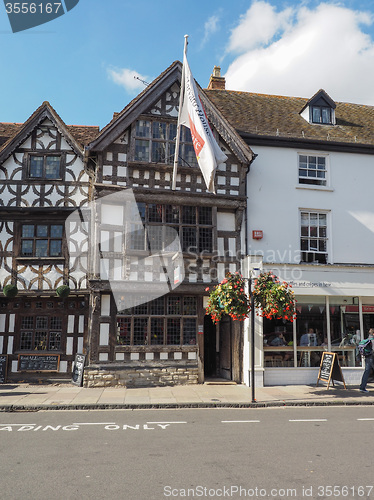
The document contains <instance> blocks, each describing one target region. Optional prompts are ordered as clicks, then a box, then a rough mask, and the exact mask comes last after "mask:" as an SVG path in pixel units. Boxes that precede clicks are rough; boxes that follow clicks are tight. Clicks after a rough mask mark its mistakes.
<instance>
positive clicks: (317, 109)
mask: <svg viewBox="0 0 374 500" xmlns="http://www.w3.org/2000/svg"><path fill="white" fill-rule="evenodd" d="M335 108H336V104H335V102H334V101H333V100H332V99H331V97H330V96H329V95H328V94H326V92H325V91H324V90H322V89H321V90H319V91H318V92H317V93H316V94H315V95H314V96H313V97H312V98H311V99H309V101H308V102H307V103H306V105H305V106H304V107H303V109H302V110H301V112H300V115H301V116H302V117H303V118H304V119H305V120H306V121H307V122H309V123H313V124H314V123H315V124H319V125H335Z"/></svg>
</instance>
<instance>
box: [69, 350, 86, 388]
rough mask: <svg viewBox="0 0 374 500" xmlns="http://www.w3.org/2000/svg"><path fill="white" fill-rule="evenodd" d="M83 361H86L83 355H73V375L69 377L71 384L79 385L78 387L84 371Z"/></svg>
mask: <svg viewBox="0 0 374 500" xmlns="http://www.w3.org/2000/svg"><path fill="white" fill-rule="evenodd" d="M85 361H86V356H85V355H84V354H76V355H75V360H74V364H73V373H72V376H71V383H72V384H75V385H79V386H80V387H81V386H82V384H83V371H84V363H85Z"/></svg>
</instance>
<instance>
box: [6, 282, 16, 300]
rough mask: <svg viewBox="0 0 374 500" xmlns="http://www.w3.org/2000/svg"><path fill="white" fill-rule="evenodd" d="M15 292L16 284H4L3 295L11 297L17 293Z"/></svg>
mask: <svg viewBox="0 0 374 500" xmlns="http://www.w3.org/2000/svg"><path fill="white" fill-rule="evenodd" d="M17 293H18V288H17V285H5V286H4V288H3V294H4V295H5V297H8V299H12V298H13V297H15V296H16V295H17Z"/></svg>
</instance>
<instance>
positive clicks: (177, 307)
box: [115, 294, 198, 347]
mask: <svg viewBox="0 0 374 500" xmlns="http://www.w3.org/2000/svg"><path fill="white" fill-rule="evenodd" d="M188 299H193V302H194V304H193V310H192V313H191V310H190V311H189V310H188V308H189V307H191V304H190V305H188V303H187V302H188ZM161 301H162V302H163V306H162V310H160V309H159V311H157V308H154V305H155V304H156V303H157V302H158V303H159V304H160V303H161ZM153 320H157V321H158V323H159V326H161V330H162V341H161V342H160V341H159V340H160V339H158V338H157V337H152V334H153V332H154V331H155V327H154V326H152V325H155V323H154V322H153ZM141 321H142V322H143V323H142V324H143V325H145V327H146V336H145V337H144V338H145V341H144V343H142V342H140V341H138V340H137V337H136V333H137V332H136V324H137V323H139V325H141ZM189 321H194V322H195V332H194V334H192V336H191V335H190V334H189V336H188V339H189V341H188V342H187V341H186V342H185V335H186V332H187V323H188V322H189ZM120 322H123V323H125V322H127V324H128V325H129V327H130V331H129V337H128V342H119V338H120V337H121V334H120V330H119V328H120V327H119V323H120ZM178 323H179V334H177V337H178V338H179V341H178V342H175V341H174V342H169V339H172V338H173V335H174V339H175V338H176V337H175V332H173V327H174V326H175V325H177V324H178ZM143 327H144V326H143ZM197 331H198V298H197V297H196V296H195V295H188V294H187V295H164V296H163V297H159V298H158V299H155V300H151V301H150V302H144V303H142V304H140V305H139V306H135V307H133V308H131V309H129V310H127V311H120V312H118V313H117V315H116V339H115V345H116V347H122V346H123V347H133V346H145V345H147V346H153V347H155V346H163V347H165V346H179V347H181V346H192V345H193V346H196V345H197ZM138 338H139V337H138ZM186 340H187V339H186Z"/></svg>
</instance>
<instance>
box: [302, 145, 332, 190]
mask: <svg viewBox="0 0 374 500" xmlns="http://www.w3.org/2000/svg"><path fill="white" fill-rule="evenodd" d="M302 157H306V167H302V166H301V159H302ZM313 157H314V158H315V159H316V168H315V169H313V168H312V167H310V166H309V165H310V164H311V162H310V158H313ZM320 159H324V163H325V168H324V169H319V168H318V161H319V160H320ZM329 167H330V156H329V155H328V154H325V153H318V152H317V153H313V154H311V153H310V151H308V152H298V153H297V180H298V185H299V186H300V187H309V188H313V189H324V188H328V187H329V186H330V176H329V172H330V168H329ZM301 170H305V171H306V175H301V174H300V171H301ZM314 171H315V172H316V176H315V177H314V176H312V175H308V174H309V173H312V172H314ZM318 172H324V177H318V175H317V174H318ZM303 180H304V181H305V182H302V181H303ZM313 180H315V181H316V182H313ZM319 180H320V181H321V182H318V181H319Z"/></svg>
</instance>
